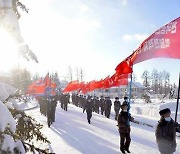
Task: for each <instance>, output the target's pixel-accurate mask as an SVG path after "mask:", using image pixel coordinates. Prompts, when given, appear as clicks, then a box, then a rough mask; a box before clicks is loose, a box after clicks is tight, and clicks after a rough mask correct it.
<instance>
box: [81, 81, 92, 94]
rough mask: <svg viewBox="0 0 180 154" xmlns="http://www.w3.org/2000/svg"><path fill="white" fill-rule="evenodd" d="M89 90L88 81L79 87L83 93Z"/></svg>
mask: <svg viewBox="0 0 180 154" xmlns="http://www.w3.org/2000/svg"><path fill="white" fill-rule="evenodd" d="M89 90H90V83H86V84H84V87H83V88H82V89H81V92H82V93H83V94H86V93H87V92H89Z"/></svg>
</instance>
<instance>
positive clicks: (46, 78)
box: [44, 73, 51, 87]
mask: <svg viewBox="0 0 180 154" xmlns="http://www.w3.org/2000/svg"><path fill="white" fill-rule="evenodd" d="M44 84H45V87H50V85H51V78H50V77H49V73H48V74H47V75H46V76H45V78H44Z"/></svg>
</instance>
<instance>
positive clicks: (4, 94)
mask: <svg viewBox="0 0 180 154" xmlns="http://www.w3.org/2000/svg"><path fill="white" fill-rule="evenodd" d="M15 92H16V89H15V88H14V87H12V86H10V85H8V84H4V83H0V100H1V101H5V100H6V99H7V98H8V97H9V96H10V95H12V94H14V93H15Z"/></svg>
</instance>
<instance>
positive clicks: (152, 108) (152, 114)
mask: <svg viewBox="0 0 180 154" xmlns="http://www.w3.org/2000/svg"><path fill="white" fill-rule="evenodd" d="M165 108H169V109H170V110H171V117H172V118H173V119H174V117H175V111H176V100H168V99H167V100H163V101H162V100H158V99H153V100H152V103H149V104H147V103H144V102H143V100H135V101H134V103H131V110H130V112H131V113H132V114H135V115H142V116H145V117H149V118H155V119H157V120H158V119H159V118H160V115H159V111H160V110H162V109H165ZM177 120H178V121H180V113H179V112H178V116H177Z"/></svg>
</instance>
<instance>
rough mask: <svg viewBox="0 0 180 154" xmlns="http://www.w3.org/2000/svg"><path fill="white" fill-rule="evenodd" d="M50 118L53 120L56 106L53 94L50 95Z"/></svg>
mask: <svg viewBox="0 0 180 154" xmlns="http://www.w3.org/2000/svg"><path fill="white" fill-rule="evenodd" d="M50 101H51V118H52V120H51V121H52V122H55V113H56V106H57V99H56V97H55V96H51V100H50Z"/></svg>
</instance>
